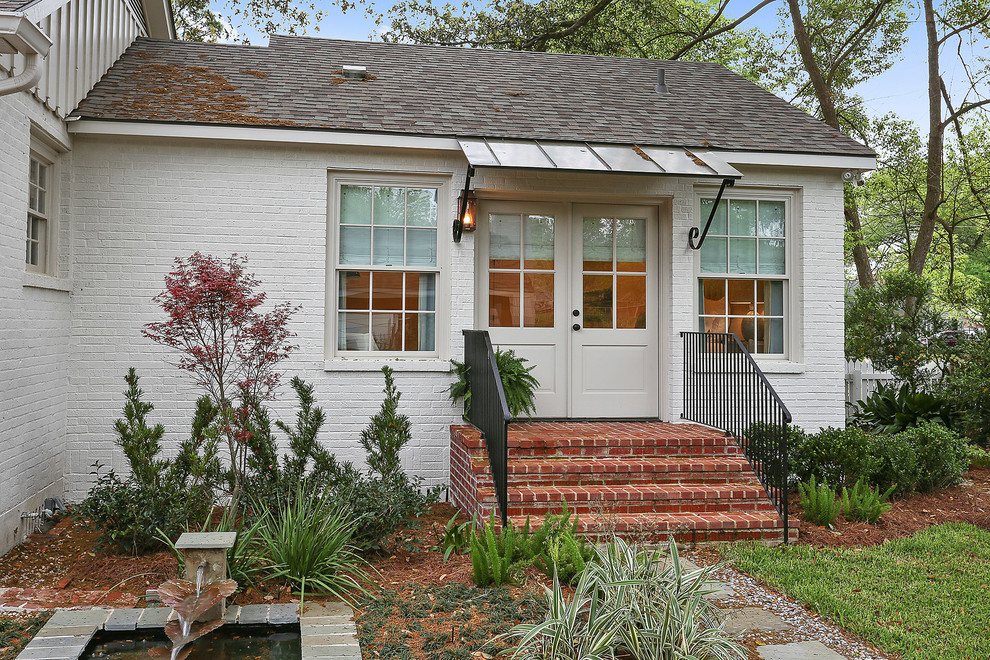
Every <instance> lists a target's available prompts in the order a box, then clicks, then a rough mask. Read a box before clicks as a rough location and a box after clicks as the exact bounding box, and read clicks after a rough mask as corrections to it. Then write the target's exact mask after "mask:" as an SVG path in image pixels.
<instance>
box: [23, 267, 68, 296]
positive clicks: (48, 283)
mask: <svg viewBox="0 0 990 660" xmlns="http://www.w3.org/2000/svg"><path fill="white" fill-rule="evenodd" d="M21 284H23V285H24V286H29V287H31V288H34V289H49V290H51V291H64V292H66V293H71V292H72V282H71V281H70V280H65V279H61V278H58V277H52V276H51V275H44V274H42V273H32V272H31V271H25V272H24V277H23V279H22V280H21Z"/></svg>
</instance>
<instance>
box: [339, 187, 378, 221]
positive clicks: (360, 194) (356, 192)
mask: <svg viewBox="0 0 990 660" xmlns="http://www.w3.org/2000/svg"><path fill="white" fill-rule="evenodd" d="M340 221H341V222H342V223H343V224H346V225H370V224H371V187H370V186H341V187H340Z"/></svg>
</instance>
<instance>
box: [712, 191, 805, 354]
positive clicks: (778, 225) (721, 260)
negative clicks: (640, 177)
mask: <svg viewBox="0 0 990 660" xmlns="http://www.w3.org/2000/svg"><path fill="white" fill-rule="evenodd" d="M714 203H715V200H714V199H702V200H701V209H700V211H701V217H702V218H703V219H707V218H708V216H709V214H710V213H711V209H712V205H713V204H714ZM787 224H788V223H787V202H785V201H783V200H774V199H729V200H723V201H722V202H720V203H719V205H718V208H717V209H716V211H715V217H714V219H713V220H712V224H711V228H710V230H709V232H708V237H707V238H706V239H705V243H704V245H703V246H702V248H701V267H700V276H699V281H698V310H699V329H700V330H701V331H702V332H730V333H733V334H735V335H736V336H737V337H739V339H740V340H741V341H742V342H743V344H745V345H746V348H747V349H749V351H750V352H751V353H754V354H764V355H771V356H778V357H783V356H784V355H785V354H786V351H787V346H786V342H787V323H788V318H787V306H786V300H787V287H788V277H787V269H788V263H787V261H788V259H787V240H788V239H787Z"/></svg>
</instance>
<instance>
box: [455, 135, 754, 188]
mask: <svg viewBox="0 0 990 660" xmlns="http://www.w3.org/2000/svg"><path fill="white" fill-rule="evenodd" d="M457 142H458V143H459V144H460V146H461V151H463V152H464V156H465V157H466V158H467V160H468V162H469V163H470V164H471V167H485V168H501V169H514V170H560V171H568V172H598V173H612V174H652V175H654V176H690V177H701V178H711V179H721V180H723V181H724V180H726V179H733V180H734V179H739V178H741V177H742V174H741V173H740V172H739V171H738V170H737V169H735V168H734V167H732V166H731V165H729V164H728V163H727V162H725V161H724V160H722V159H721V158H719V157H718V156H717V155H716V154H714V153H712V152H709V151H704V152H699V151H689V150H687V149H684V148H680V147H651V146H639V145H629V144H599V143H591V142H544V141H539V140H494V139H487V138H458V140H457Z"/></svg>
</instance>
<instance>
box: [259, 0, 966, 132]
mask: <svg viewBox="0 0 990 660" xmlns="http://www.w3.org/2000/svg"><path fill="white" fill-rule="evenodd" d="M317 3H318V4H320V0H317ZM377 6H378V7H379V8H385V7H388V6H389V3H388V0H386V1H385V2H382V3H380V4H378V5H377ZM743 6H745V5H743ZM326 11H327V16H326V18H325V19H324V20H323V21H322V22H321V23H320V24H319V28H320V29H319V31H318V32H317V31H310V32H309V34H310V35H311V36H318V37H327V38H336V39H355V40H362V41H363V40H367V39H368V38H369V36H371V35H373V34H374V32H375V29H376V26H375V24H374V22H373V21H371V20H370V19H368V18H367V17H366V16H365V14H364V12H363V11H362V10H360V9H355V10H351V11H348V12H346V13H342V12H341V11H340V10H339V9H338V8H337V7H336V6H334V7H332V8H330V9H328V10H326ZM911 18H912V23H911V25H910V27H909V28H908V37H909V41H908V44H907V46H906V47H905V49H904V51H903V53H902V56H901V59H900V61H898V62H897V63H896V64H895V65H894V66H893V67H891V68H890V69H889V70H888V71H887V72H885V73H884V74H882V75H880V76H877V77H876V78H874V79H872V80H869V81H867V82H865V83H863V84H862V85H860V86H859V88H858V89H857V90H856V91H857V92H858V93H859V94H860V95H861V96H862V97H863V98H864V99H865V101H866V104H867V107H868V108H869V110H870V111H871V112H872V113H873V114H874V115H876V116H881V115H884V114H887V113H888V112H895V113H896V114H898V115H899V116H900V117H902V118H904V119H909V120H911V121H914V122H915V123H916V124H918V125H919V126H920V127H921V128H922V133H926V132H927V131H926V130H925V128H924V127H926V126H927V125H928V100H927V99H928V97H927V89H926V84H927V73H926V63H925V51H926V47H925V31H924V23H923V22H921V21H919V20H918V16H917V14H916V13H915V14H914V15H913V16H911ZM777 24H778V17H777V5H776V4H774V5H770V6H767V7H765V8H763V9H762V10H761V11H760V12H759V13H757V14H756V15H755V16H753V17H752V18H751V19H750V20H749V22H748V23H747V26H750V27H760V28H762V29H764V30H767V31H771V30H774V29H775V28H776V27H777ZM247 36H248V37H249V38H250V41H251V43H253V44H255V45H263V44H265V43H267V38H266V37H265V36H263V35H259V34H257V33H250V32H249V33H247ZM981 54H982V53H981ZM954 62H955V45H954V44H953V47H952V48H951V49H949V50H948V52H946V54H945V55H944V56H943V65H944V66H943V69H944V70H945V71H946V75H945V78H946V82H947V84H948V85H949V89H950V90H951V91H952V92H953V94H954V95H958V94H961V93H962V91H963V90H962V88H961V80H962V76H961V75H960V74H961V71H960V70H959V69H958V67H956V66H953V64H954ZM954 83H955V84H954Z"/></svg>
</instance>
